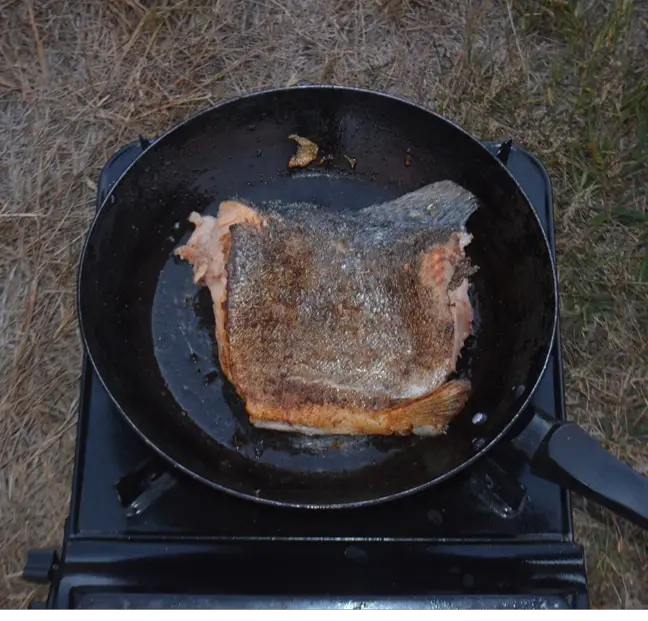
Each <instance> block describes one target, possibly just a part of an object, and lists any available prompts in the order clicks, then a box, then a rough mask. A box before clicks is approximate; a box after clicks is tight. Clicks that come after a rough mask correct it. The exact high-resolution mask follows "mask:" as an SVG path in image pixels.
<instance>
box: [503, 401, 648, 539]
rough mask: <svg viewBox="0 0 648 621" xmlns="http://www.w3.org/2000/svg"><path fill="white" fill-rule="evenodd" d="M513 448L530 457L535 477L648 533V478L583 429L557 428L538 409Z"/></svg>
mask: <svg viewBox="0 0 648 621" xmlns="http://www.w3.org/2000/svg"><path fill="white" fill-rule="evenodd" d="M512 443H513V446H514V447H515V448H517V449H518V450H520V451H521V452H522V453H523V454H524V455H525V456H526V458H527V459H528V461H529V464H530V466H531V472H532V473H533V474H535V475H537V476H539V477H541V478H543V479H546V480H548V481H552V482H553V483H557V484H558V485H560V486H562V487H565V488H567V489H569V490H570V491H573V492H577V493H578V494H580V495H581V496H584V497H585V498H588V499H590V500H593V501H595V502H597V503H598V504H600V505H603V506H604V507H607V508H608V509H611V510H612V511H614V512H615V513H617V514H618V515H621V516H623V517H624V518H626V519H628V520H630V521H631V522H634V523H635V524H637V525H638V526H641V527H642V528H646V529H648V478H646V477H644V476H641V475H640V474H639V473H638V472H636V471H635V470H633V469H632V468H630V466H628V465H627V464H625V463H624V462H622V461H621V460H619V459H617V458H616V457H614V455H612V454H611V453H609V452H608V451H606V450H605V449H604V448H603V447H602V446H601V445H600V444H599V443H598V442H597V441H596V440H595V439H594V438H593V437H592V436H590V435H589V434H588V433H587V432H586V431H585V430H584V429H583V428H582V427H579V426H578V425H576V424H575V423H568V422H562V421H558V422H557V421H556V420H555V419H553V420H552V419H550V418H549V417H548V416H547V415H546V414H545V413H544V412H542V411H540V410H538V409H535V410H534V414H533V418H532V419H531V422H530V423H529V424H528V426H526V427H525V428H524V429H523V430H522V432H521V433H520V434H519V435H518V436H517V437H516V438H515V439H514V440H513V442H512Z"/></svg>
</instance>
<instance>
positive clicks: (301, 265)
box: [176, 181, 478, 435]
mask: <svg viewBox="0 0 648 621" xmlns="http://www.w3.org/2000/svg"><path fill="white" fill-rule="evenodd" d="M477 206H478V203H477V200H476V198H475V197H474V196H473V195H472V194H471V193H469V192H468V191H467V190H465V189H464V188H462V187H460V186H459V185H457V184H455V183H453V182H449V181H443V182H438V183H434V184H431V185H428V186H425V187H423V188H421V189H419V190H417V191H414V192H411V193H409V194H406V195H404V196H401V197H400V198H397V199H395V200H391V201H388V202H385V203H381V204H377V205H373V206H370V207H367V208H365V209H362V210H360V211H356V212H344V211H343V212H335V213H333V212H330V211H327V210H323V209H319V208H317V207H315V206H312V205H305V204H299V205H289V206H275V207H264V208H261V207H258V206H253V205H245V204H243V203H241V202H238V201H225V202H223V203H221V205H220V208H219V212H218V215H217V216H216V217H212V216H201V215H199V214H197V213H192V214H191V216H190V221H191V222H192V223H193V224H194V226H195V230H194V232H193V233H192V235H191V237H190V239H189V241H188V243H187V244H186V245H185V246H183V247H180V248H178V249H177V250H176V253H177V255H178V256H179V257H181V258H182V259H184V260H186V261H188V262H189V263H190V264H191V265H192V266H193V274H194V282H195V284H196V285H199V286H207V287H209V290H210V292H211V296H212V300H213V303H214V314H215V317H216V340H217V343H218V352H219V358H220V364H221V367H222V370H223V372H224V374H225V375H226V377H227V378H228V379H229V381H230V382H231V383H232V384H233V386H234V387H235V389H236V391H237V392H238V394H239V395H240V396H241V397H242V398H243V399H244V401H245V404H246V410H247V412H248V414H249V417H250V420H251V422H252V423H253V424H254V425H256V426H258V427H266V428H271V429H281V430H292V431H297V432H300V433H327V434H379V435H390V434H401V435H404V434H412V433H413V434H425V435H436V434H440V433H443V431H444V430H445V428H446V426H447V424H448V423H449V421H450V420H452V418H453V417H454V416H456V415H457V413H458V412H459V411H460V410H461V409H462V408H463V406H464V405H465V403H466V400H467V398H468V396H469V393H470V382H469V381H468V380H466V379H457V378H454V379H453V378H452V377H453V372H454V371H455V370H456V365H457V360H458V358H459V356H460V353H461V350H462V347H463V345H464V342H465V339H466V338H467V337H468V336H469V335H470V334H471V333H472V321H473V311H472V308H471V304H470V300H469V297H468V287H469V278H470V275H471V273H472V272H473V271H474V270H475V269H476V268H475V267H473V266H471V265H470V264H469V261H468V258H467V257H466V255H465V252H464V249H465V247H466V245H467V244H469V243H470V241H471V235H470V234H468V233H467V231H466V228H465V225H466V221H467V220H468V218H469V217H470V215H471V214H472V213H473V212H474V211H475V210H476V209H477Z"/></svg>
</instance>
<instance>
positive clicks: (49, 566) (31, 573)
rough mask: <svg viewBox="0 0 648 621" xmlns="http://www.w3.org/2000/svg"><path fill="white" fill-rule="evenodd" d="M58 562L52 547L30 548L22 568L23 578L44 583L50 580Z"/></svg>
mask: <svg viewBox="0 0 648 621" xmlns="http://www.w3.org/2000/svg"><path fill="white" fill-rule="evenodd" d="M58 562H59V558H58V553H57V551H56V550H54V549H53V548H43V549H37V550H30V551H29V553H28V554H27V562H26V563H25V569H24V570H23V579H24V580H27V581H28V582H37V583H42V584H45V583H47V582H49V581H50V578H51V577H52V572H53V571H54V569H55V568H56V566H57V565H58Z"/></svg>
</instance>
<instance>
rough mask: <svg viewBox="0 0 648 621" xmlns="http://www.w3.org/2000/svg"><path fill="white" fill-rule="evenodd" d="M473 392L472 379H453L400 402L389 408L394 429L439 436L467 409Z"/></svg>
mask: <svg viewBox="0 0 648 621" xmlns="http://www.w3.org/2000/svg"><path fill="white" fill-rule="evenodd" d="M469 394H470V382H469V381H468V380H458V379H457V380H451V381H449V382H448V383H447V384H443V386H440V387H439V388H437V389H436V390H435V391H434V392H432V393H430V394H429V395H426V396H425V397H420V398H417V399H411V400H408V401H407V402H403V403H400V404H398V405H396V406H394V407H392V408H390V409H389V410H388V411H387V414H388V416H389V417H390V419H391V420H392V421H393V423H392V425H393V427H394V429H399V430H400V429H402V430H409V429H412V430H413V431H414V433H417V434H419V435H438V434H439V433H443V432H444V431H445V428H446V426H447V425H448V423H449V422H450V421H451V420H452V419H453V418H454V417H455V416H456V415H457V414H459V412H460V411H461V410H462V409H463V407H464V406H465V405H466V401H468V396H469Z"/></svg>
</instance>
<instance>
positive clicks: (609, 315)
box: [0, 0, 648, 607]
mask: <svg viewBox="0 0 648 621" xmlns="http://www.w3.org/2000/svg"><path fill="white" fill-rule="evenodd" d="M647 15H648V7H647V6H646V4H645V2H643V3H641V4H639V3H637V4H636V6H633V5H632V3H631V2H628V1H626V0H618V1H617V2H604V1H595V0H594V1H593V0H590V1H587V2H575V1H569V2H568V1H565V0H543V1H542V2H526V1H525V2H521V1H518V2H512V1H511V0H498V1H496V0H492V1H489V2H479V1H474V2H473V1H471V0H463V1H461V2H458V3H457V2H450V1H449V0H442V1H439V2H428V1H424V0H418V1H417V0H333V1H331V2H323V3H317V2H314V1H313V0H302V1H299V0H243V1H241V2H235V1H234V0H216V1H215V2H198V1H190V0H159V1H158V2H148V1H146V2H145V1H143V0H142V1H140V0H86V1H85V2H83V3H77V2H71V1H69V0H28V1H19V0H0V53H1V54H2V62H0V115H1V119H2V121H1V123H0V132H1V136H0V137H1V139H0V232H1V233H0V234H1V237H0V239H2V253H1V254H0V368H1V373H0V382H1V385H0V526H1V528H0V549H1V550H2V553H1V555H0V581H1V582H0V602H2V604H4V605H5V606H8V607H16V606H22V605H25V604H26V602H27V601H28V600H29V598H30V597H31V596H32V595H33V593H34V592H35V591H34V589H33V588H32V587H31V586H30V585H27V584H26V583H24V582H22V581H21V580H20V571H21V568H22V565H23V563H24V559H25V554H26V551H27V550H28V548H30V547H33V546H43V545H56V544H58V543H59V542H60V539H61V536H62V525H63V519H64V517H65V515H66V512H67V503H68V501H69V485H70V474H71V462H72V458H73V451H74V448H73V441H74V424H75V420H76V404H77V391H78V380H79V370H80V369H79V363H80V343H79V339H78V336H77V327H76V318H75V312H74V287H75V279H76V264H77V259H78V254H79V250H80V247H81V244H82V240H83V236H84V233H85V231H86V229H87V226H88V224H89V221H90V218H91V216H92V212H93V201H94V190H95V181H96V179H97V175H98V172H99V170H100V167H101V165H102V163H103V162H104V161H105V160H106V159H107V157H109V155H110V154H111V153H112V152H113V151H114V149H115V148H116V147H117V146H118V145H120V144H121V143H123V142H125V141H130V140H132V139H133V138H134V137H135V136H136V135H137V134H139V133H141V134H144V135H148V136H153V135H156V134H157V133H159V132H161V131H164V130H166V129H168V128H169V127H171V126H172V125H173V124H175V123H176V122H178V121H180V120H182V119H184V118H186V117H187V116H188V115H190V114H192V113H194V112H196V111H197V110H200V109H203V108H205V107H207V106H209V105H211V104H213V103H215V102H217V101H219V100H221V99H223V98H227V97H230V96H232V95H236V94H239V93H244V92H248V91H250V90H257V89H261V88H264V87H268V86H278V85H289V84H297V83H302V82H334V83H339V84H348V85H358V86H366V87H370V88H373V89H378V90H384V91H387V92H393V93H398V94H400V95H403V96H406V97H409V98H411V99H413V100H415V101H417V102H420V103H422V104H425V105H427V106H430V107H432V108H435V109H436V110H438V111H440V112H442V113H444V114H446V115H448V116H449V117H451V118H453V119H454V120H456V121H457V122H459V123H461V124H463V125H464V126H465V127H466V128H467V129H468V130H469V131H471V132H473V133H474V134H475V135H478V136H480V137H483V138H501V137H503V136H508V135H510V136H512V137H513V138H514V139H516V140H517V141H518V142H520V143H522V144H523V145H525V146H527V147H529V148H530V149H532V150H533V151H535V152H536V153H537V154H539V155H540V156H541V158H542V160H543V161H544V163H545V164H546V165H547V166H548V167H549V168H550V171H551V173H552V175H553V180H554V183H555V192H556V210H557V221H558V244H559V255H560V258H559V266H560V273H561V283H562V285H561V286H562V298H563V317H564V320H563V330H564V333H565V355H566V363H567V383H568V395H567V396H568V405H569V414H570V416H571V417H572V418H575V419H576V420H578V421H579V422H580V423H582V424H584V425H585V426H586V427H587V428H588V429H589V430H590V431H592V432H593V433H595V435H597V437H599V438H600V439H601V441H602V442H603V443H604V444H605V445H606V446H607V447H609V448H610V449H611V450H612V451H614V452H615V453H617V454H618V455H620V456H621V457H623V458H624V459H627V460H628V461H629V462H630V463H631V464H633V465H634V466H635V467H636V468H637V469H639V470H641V471H643V472H644V473H647V474H648V466H647V464H648V447H647V446H646V440H647V439H648V415H647V409H646V376H647V370H648V364H647V361H648V360H647V359H648V353H647V347H646V333H647V330H646V325H647V321H648V318H647V313H646V308H648V305H647V304H646V302H647V301H648V299H647V298H648V283H647V281H648V262H646V259H645V255H646V244H647V241H648V240H647V233H646V230H647V227H646V226H645V225H646V222H647V220H646V218H647V214H648V211H647V207H646V173H647V172H648V171H647V167H646V161H647V158H648V144H647V142H648V139H647V138H646V132H647V131H648V97H647V92H648V78H647V66H646V59H647V58H648V54H647V53H646V52H647V51H648V50H647V49H646V47H647V43H648V35H647V33H648V20H647ZM577 522H578V536H579V538H580V539H581V540H583V541H584V542H585V543H586V545H587V553H588V561H589V567H590V577H591V582H592V593H593V602H594V604H595V605H597V606H605V607H640V606H644V607H645V606H646V605H648V595H647V590H646V588H645V586H646V582H645V577H644V573H643V572H644V570H645V567H646V565H647V561H648V558H647V556H648V554H647V551H648V544H647V538H646V536H645V535H644V534H643V533H641V532H639V531H638V529H636V528H634V527H632V526H630V525H629V524H627V523H626V522H624V521H623V520H620V519H617V518H613V517H611V516H610V515H609V514H608V513H607V512H604V511H600V510H598V509H595V508H592V507H591V506H589V505H586V504H584V503H582V502H581V503H579V504H578V508H577Z"/></svg>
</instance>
